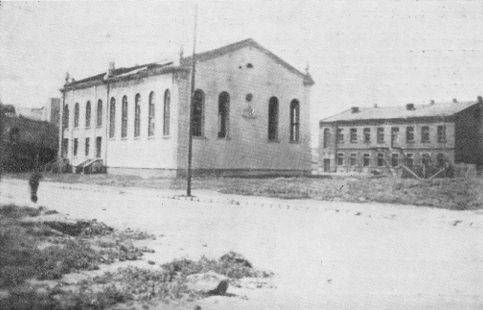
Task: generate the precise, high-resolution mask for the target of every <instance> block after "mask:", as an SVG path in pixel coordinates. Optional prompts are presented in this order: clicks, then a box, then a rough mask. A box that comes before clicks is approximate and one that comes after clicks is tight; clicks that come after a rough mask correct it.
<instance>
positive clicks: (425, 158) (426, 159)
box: [421, 153, 431, 166]
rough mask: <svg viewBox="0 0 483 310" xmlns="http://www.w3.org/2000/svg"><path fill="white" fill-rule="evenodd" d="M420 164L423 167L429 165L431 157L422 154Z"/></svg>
mask: <svg viewBox="0 0 483 310" xmlns="http://www.w3.org/2000/svg"><path fill="white" fill-rule="evenodd" d="M421 164H423V165H424V166H429V165H431V155H430V154H428V153H424V154H423V157H422V158H421Z"/></svg>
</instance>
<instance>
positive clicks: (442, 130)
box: [438, 125, 446, 143]
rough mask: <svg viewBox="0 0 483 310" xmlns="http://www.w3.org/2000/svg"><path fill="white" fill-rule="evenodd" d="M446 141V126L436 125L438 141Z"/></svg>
mask: <svg viewBox="0 0 483 310" xmlns="http://www.w3.org/2000/svg"><path fill="white" fill-rule="evenodd" d="M445 142H446V126H444V125H439V126H438V143H445Z"/></svg>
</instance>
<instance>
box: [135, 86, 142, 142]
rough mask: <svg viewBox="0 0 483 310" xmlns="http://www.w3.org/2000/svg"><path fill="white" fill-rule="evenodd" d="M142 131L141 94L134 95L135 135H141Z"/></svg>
mask: <svg viewBox="0 0 483 310" xmlns="http://www.w3.org/2000/svg"><path fill="white" fill-rule="evenodd" d="M140 133H141V95H140V94H136V96H135V97H134V136H135V137H139V135H140Z"/></svg>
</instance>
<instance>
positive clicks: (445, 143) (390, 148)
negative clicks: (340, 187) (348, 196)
mask: <svg viewBox="0 0 483 310" xmlns="http://www.w3.org/2000/svg"><path fill="white" fill-rule="evenodd" d="M319 125H320V128H319V142H320V144H319V160H320V162H319V165H320V167H321V168H322V170H323V171H324V172H362V173H369V172H373V171H378V172H383V171H387V170H388V169H389V170H390V169H394V168H398V167H400V166H401V165H405V166H407V167H414V166H417V165H423V164H425V165H432V166H436V167H443V166H444V165H447V164H455V163H456V164H457V163H467V164H474V165H482V164H483V137H482V132H483V102H482V98H481V97H478V100H477V101H475V102H458V101H456V100H453V102H448V103H434V102H432V103H431V104H428V105H414V104H407V105H406V106H401V107H373V108H360V107H352V108H351V109H349V110H347V111H344V112H342V113H339V114H337V115H334V116H332V117H329V118H326V119H324V120H321V121H320V123H319Z"/></svg>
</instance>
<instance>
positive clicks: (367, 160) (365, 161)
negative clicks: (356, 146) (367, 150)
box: [362, 154, 371, 167]
mask: <svg viewBox="0 0 483 310" xmlns="http://www.w3.org/2000/svg"><path fill="white" fill-rule="evenodd" d="M370 163H371V155H370V154H364V157H363V158H362V165H363V166H364V167H368V166H369V164H370Z"/></svg>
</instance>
